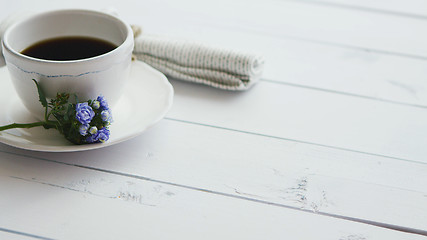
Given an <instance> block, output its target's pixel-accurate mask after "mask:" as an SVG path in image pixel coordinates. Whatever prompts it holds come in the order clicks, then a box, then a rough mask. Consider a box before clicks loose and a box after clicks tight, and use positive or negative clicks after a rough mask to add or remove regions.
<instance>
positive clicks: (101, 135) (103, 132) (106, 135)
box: [97, 127, 110, 142]
mask: <svg viewBox="0 0 427 240" xmlns="http://www.w3.org/2000/svg"><path fill="white" fill-rule="evenodd" d="M97 135H98V141H99V142H106V141H108V139H110V130H108V128H105V127H103V128H101V129H100V130H99V131H98V132H97Z"/></svg>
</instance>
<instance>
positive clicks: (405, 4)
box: [296, 0, 427, 18]
mask: <svg viewBox="0 0 427 240" xmlns="http://www.w3.org/2000/svg"><path fill="white" fill-rule="evenodd" d="M296 1H301V2H307V3H317V4H324V5H327V6H332V7H347V8H353V9H355V10H361V11H375V12H378V13H383V14H395V15H403V16H406V17H415V18H427V3H426V1H424V0H393V1H390V0H296Z"/></svg>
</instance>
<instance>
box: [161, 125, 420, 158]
mask: <svg viewBox="0 0 427 240" xmlns="http://www.w3.org/2000/svg"><path fill="white" fill-rule="evenodd" d="M164 119H165V120H170V121H176V122H182V123H187V124H194V125H199V126H204V127H210V128H216V129H222V130H227V131H232V132H238V133H244V134H250V135H255V136H261V137H267V138H274V139H278V140H284V141H290V142H297V143H303V144H309V145H314V146H319V147H325V148H331V149H336V150H341V151H347V152H354V153H360V154H364V155H369V156H375V157H382V158H389V159H394V160H399V161H405V162H411V163H417V164H426V163H424V162H420V161H416V160H410V159H405V158H399V157H393V156H387V155H382V154H377V153H369V152H364V151H359V150H355V149H350V148H343V147H337V146H332V145H326V144H320V143H315V142H308V141H303V140H298V139H292V138H285V137H279V136H274V135H268V134H263V133H256V132H250V131H244V130H238V129H233V128H227V127H221V126H215V125H210V124H206V123H199V122H193V121H188V120H182V119H177V118H171V117H165V118H164Z"/></svg>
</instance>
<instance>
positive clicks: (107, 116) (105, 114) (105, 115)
mask: <svg viewBox="0 0 427 240" xmlns="http://www.w3.org/2000/svg"><path fill="white" fill-rule="evenodd" d="M111 118H112V116H111V110H110V109H108V110H103V111H102V112H101V119H102V121H104V122H111Z"/></svg>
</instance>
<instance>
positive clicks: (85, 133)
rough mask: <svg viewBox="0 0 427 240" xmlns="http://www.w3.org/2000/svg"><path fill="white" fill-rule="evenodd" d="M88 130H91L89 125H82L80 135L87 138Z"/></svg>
mask: <svg viewBox="0 0 427 240" xmlns="http://www.w3.org/2000/svg"><path fill="white" fill-rule="evenodd" d="M88 129H89V124H83V125H80V127H79V133H80V135H82V136H86V135H87V130H88Z"/></svg>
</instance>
